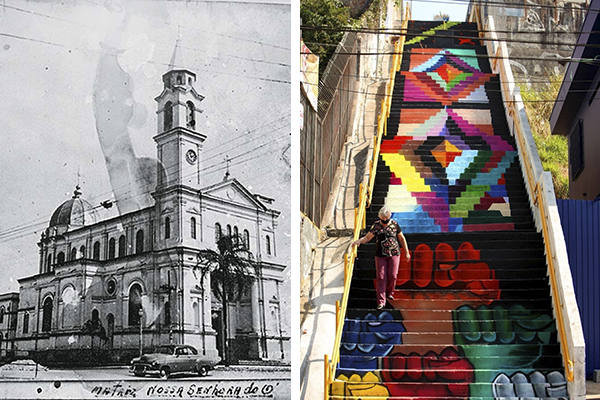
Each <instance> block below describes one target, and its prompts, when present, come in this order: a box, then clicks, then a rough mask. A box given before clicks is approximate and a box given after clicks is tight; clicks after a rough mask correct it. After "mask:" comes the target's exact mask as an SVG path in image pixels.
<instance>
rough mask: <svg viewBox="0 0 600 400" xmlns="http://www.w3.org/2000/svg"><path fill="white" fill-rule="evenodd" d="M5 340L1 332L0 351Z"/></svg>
mask: <svg viewBox="0 0 600 400" xmlns="http://www.w3.org/2000/svg"><path fill="white" fill-rule="evenodd" d="M3 340H4V337H3V336H2V332H0V349H2V341H3Z"/></svg>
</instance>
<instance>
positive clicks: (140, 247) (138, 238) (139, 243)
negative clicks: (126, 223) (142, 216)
mask: <svg viewBox="0 0 600 400" xmlns="http://www.w3.org/2000/svg"><path fill="white" fill-rule="evenodd" d="M143 251H144V230H143V229H140V230H139V231H137V233H136V234H135V254H139V253H142V252H143Z"/></svg>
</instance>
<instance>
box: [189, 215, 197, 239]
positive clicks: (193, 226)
mask: <svg viewBox="0 0 600 400" xmlns="http://www.w3.org/2000/svg"><path fill="white" fill-rule="evenodd" d="M190 235H191V236H192V239H196V218H194V217H192V219H191V220H190Z"/></svg>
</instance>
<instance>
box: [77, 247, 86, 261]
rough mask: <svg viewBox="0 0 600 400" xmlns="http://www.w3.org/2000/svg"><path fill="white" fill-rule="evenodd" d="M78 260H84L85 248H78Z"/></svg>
mask: <svg viewBox="0 0 600 400" xmlns="http://www.w3.org/2000/svg"><path fill="white" fill-rule="evenodd" d="M79 258H86V254H85V246H81V247H80V248H79Z"/></svg>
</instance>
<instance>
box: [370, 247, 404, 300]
mask: <svg viewBox="0 0 600 400" xmlns="http://www.w3.org/2000/svg"><path fill="white" fill-rule="evenodd" d="M399 266H400V256H393V257H375V268H376V271H377V285H376V287H375V289H376V290H377V304H378V305H379V304H385V301H386V300H385V299H386V298H387V297H388V296H391V295H392V293H394V288H395V287H396V277H397V276H398V267H399Z"/></svg>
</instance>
